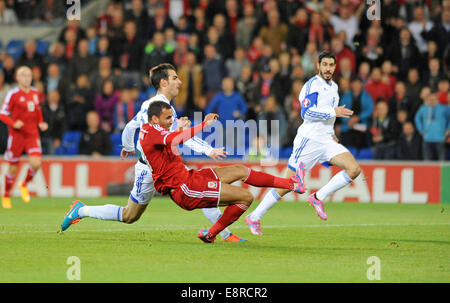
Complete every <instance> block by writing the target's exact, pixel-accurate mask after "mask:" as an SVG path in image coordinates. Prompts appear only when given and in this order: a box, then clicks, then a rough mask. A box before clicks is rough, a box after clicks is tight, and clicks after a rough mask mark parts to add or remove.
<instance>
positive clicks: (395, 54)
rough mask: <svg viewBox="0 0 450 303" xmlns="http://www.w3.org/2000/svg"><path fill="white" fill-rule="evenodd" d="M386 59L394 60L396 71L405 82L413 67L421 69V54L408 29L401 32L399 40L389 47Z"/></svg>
mask: <svg viewBox="0 0 450 303" xmlns="http://www.w3.org/2000/svg"><path fill="white" fill-rule="evenodd" d="M386 58H390V59H391V60H392V64H393V65H394V66H395V69H396V70H398V74H397V76H398V79H400V80H403V81H404V80H405V79H406V76H407V74H408V70H409V69H410V68H412V67H420V62H421V60H420V53H419V50H418V49H417V46H416V45H415V43H414V39H413V38H412V37H411V33H410V31H409V30H408V29H407V28H402V29H401V30H400V34H399V39H396V40H394V41H393V43H392V44H391V45H390V46H389V47H387V50H386Z"/></svg>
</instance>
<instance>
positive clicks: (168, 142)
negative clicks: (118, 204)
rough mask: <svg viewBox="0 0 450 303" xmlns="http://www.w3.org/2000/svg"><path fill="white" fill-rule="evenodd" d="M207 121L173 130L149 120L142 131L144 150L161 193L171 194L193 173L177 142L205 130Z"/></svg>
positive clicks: (141, 137)
mask: <svg viewBox="0 0 450 303" xmlns="http://www.w3.org/2000/svg"><path fill="white" fill-rule="evenodd" d="M205 125H206V122H203V123H202V124H199V125H196V126H194V127H191V128H189V129H186V130H184V131H175V132H169V131H168V129H166V128H164V127H162V126H160V125H155V124H149V123H147V124H145V125H143V126H142V128H141V131H140V133H139V141H140V143H141V147H142V151H143V152H144V154H143V155H142V158H143V159H144V160H145V161H147V164H148V165H150V166H151V167H152V169H153V172H152V174H153V184H154V186H155V189H156V190H157V191H158V192H159V193H161V194H163V195H164V194H167V193H169V191H170V190H171V189H172V188H178V187H179V186H180V185H181V184H183V183H185V182H186V180H187V178H188V177H189V173H188V169H187V168H186V166H184V164H183V159H182V158H181V156H180V155H179V153H178V149H177V147H176V146H177V145H178V144H181V143H183V142H185V141H187V140H189V139H190V138H192V137H193V136H194V135H195V134H196V133H198V132H199V131H201V130H202V129H203V128H204V127H205Z"/></svg>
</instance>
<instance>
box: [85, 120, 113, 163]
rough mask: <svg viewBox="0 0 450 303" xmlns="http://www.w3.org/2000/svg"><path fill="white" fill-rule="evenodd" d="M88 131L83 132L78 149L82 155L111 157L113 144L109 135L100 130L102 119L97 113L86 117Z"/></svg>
mask: <svg viewBox="0 0 450 303" xmlns="http://www.w3.org/2000/svg"><path fill="white" fill-rule="evenodd" d="M86 124H87V129H86V130H85V131H83V133H82V135H81V140H80V143H79V147H78V152H79V154H81V155H90V156H93V157H99V156H102V155H104V156H105V155H110V154H111V152H112V143H111V139H110V137H109V134H108V133H107V132H105V131H104V130H103V129H102V128H100V127H99V126H100V117H99V115H98V114H97V113H96V112H95V111H90V112H89V113H88V114H87V115H86Z"/></svg>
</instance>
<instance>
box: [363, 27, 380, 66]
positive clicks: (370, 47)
mask: <svg viewBox="0 0 450 303" xmlns="http://www.w3.org/2000/svg"><path fill="white" fill-rule="evenodd" d="M382 33H383V30H382V28H381V27H379V26H370V27H369V29H368V30H367V36H366V39H364V40H363V41H362V43H361V44H360V45H359V46H358V47H357V48H356V52H357V54H358V61H367V62H370V65H371V66H379V65H381V63H382V60H383V55H384V50H383V47H382V41H381V35H382Z"/></svg>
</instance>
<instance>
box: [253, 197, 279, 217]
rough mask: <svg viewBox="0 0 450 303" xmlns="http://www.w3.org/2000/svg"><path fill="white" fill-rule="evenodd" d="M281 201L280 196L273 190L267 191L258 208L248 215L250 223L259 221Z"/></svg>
mask: <svg viewBox="0 0 450 303" xmlns="http://www.w3.org/2000/svg"><path fill="white" fill-rule="evenodd" d="M280 199H281V196H280V195H279V194H278V193H277V192H276V190H275V189H272V190H271V191H269V192H268V193H267V194H266V195H265V196H264V198H263V199H262V201H261V203H259V205H258V207H256V208H255V210H254V211H253V212H252V213H251V214H250V218H251V219H252V221H260V220H261V218H262V216H264V214H265V213H266V212H267V211H268V210H269V209H271V208H272V206H274V205H275V204H276V203H277V202H278V201H279V200H280Z"/></svg>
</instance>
